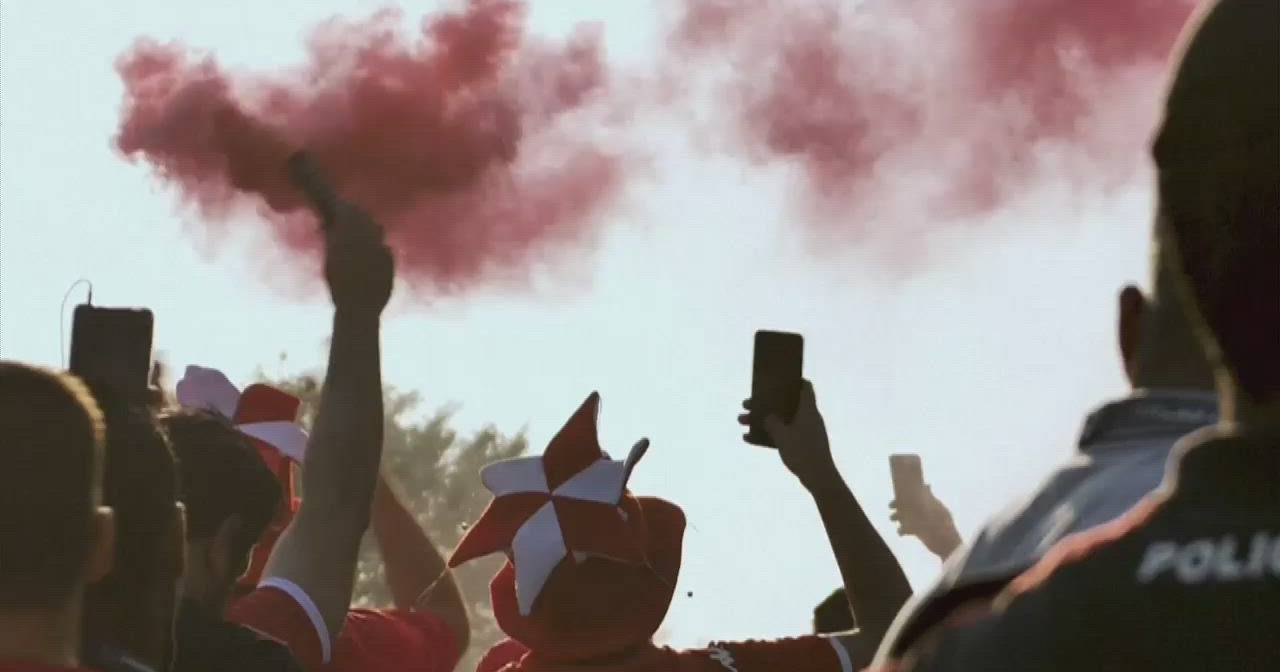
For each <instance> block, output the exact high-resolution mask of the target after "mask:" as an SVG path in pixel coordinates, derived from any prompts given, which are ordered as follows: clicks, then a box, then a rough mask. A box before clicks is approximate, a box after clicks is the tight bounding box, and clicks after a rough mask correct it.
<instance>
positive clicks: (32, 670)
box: [0, 660, 93, 672]
mask: <svg viewBox="0 0 1280 672" xmlns="http://www.w3.org/2000/svg"><path fill="white" fill-rule="evenodd" d="M0 672H93V671H92V669H90V668H87V667H61V666H46V664H44V663H9V662H5V660H0Z"/></svg>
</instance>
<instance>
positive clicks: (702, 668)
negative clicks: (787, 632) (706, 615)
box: [481, 636, 855, 672]
mask: <svg viewBox="0 0 1280 672" xmlns="http://www.w3.org/2000/svg"><path fill="white" fill-rule="evenodd" d="M498 646H499V647H505V648H504V649H503V650H504V651H505V652H506V653H507V655H512V656H513V658H514V659H515V660H517V661H518V662H512V663H510V664H508V665H507V666H505V667H500V668H497V669H499V670H501V672H778V671H781V670H786V672H855V670H853V665H852V663H851V662H850V659H849V656H848V654H847V653H846V652H845V650H844V646H843V645H842V644H841V643H840V642H839V641H838V640H835V639H830V638H827V637H816V636H810V637H797V638H794V639H777V640H772V641H746V642H717V643H715V644H712V645H711V646H709V647H707V648H705V649H692V650H688V651H674V650H672V649H668V648H665V647H657V646H648V647H645V648H644V649H642V650H640V651H638V652H636V653H634V654H632V655H629V656H627V657H626V658H624V659H621V660H617V661H613V662H609V663H596V664H590V665H588V664H583V663H574V664H557V663H545V662H542V661H539V660H537V657H536V655H530V656H529V657H528V658H526V659H524V660H519V655H518V654H516V651H515V649H514V647H509V646H508V645H507V644H506V642H503V643H502V644H499V645H498ZM513 654H514V655H513ZM486 660H488V661H489V663H490V664H493V662H494V661H492V660H489V659H488V657H486ZM481 669H484V668H481ZM491 669H492V668H491Z"/></svg>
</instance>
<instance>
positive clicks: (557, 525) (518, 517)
mask: <svg viewBox="0 0 1280 672" xmlns="http://www.w3.org/2000/svg"><path fill="white" fill-rule="evenodd" d="M599 411H600V395H599V394H597V393H594V392H593V393H592V394H591V396H589V397H587V400H586V401H585V402H583V404H582V406H581V407H580V408H579V409H578V410H577V412H576V413H574V415H573V417H572V418H570V419H569V422H568V423H566V424H565V426H564V427H563V428H562V429H561V430H560V432H559V433H558V434H556V436H555V438H554V439H552V440H551V443H550V444H549V445H548V446H547V450H546V452H545V453H544V454H543V455H541V456H538V457H521V458H515V459H511V460H504V461H501V462H495V463H493V464H490V465H488V466H487V467H485V468H484V470H483V471H481V472H480V478H481V481H482V482H483V483H484V485H485V487H486V488H488V489H489V491H490V492H492V493H493V497H494V499H493V501H492V502H490V503H489V506H488V508H486V509H485V511H484V513H483V514H481V516H480V519H479V520H478V521H476V524H475V525H473V526H472V527H471V529H470V530H468V531H467V533H466V535H464V536H463V537H462V539H461V540H460V541H459V542H458V546H457V548H456V549H454V551H453V555H452V557H450V558H449V566H450V567H456V566H458V565H460V564H462V563H464V562H466V561H468V560H471V559H473V558H478V557H481V556H485V555H489V554H490V553H497V552H499V551H503V552H506V553H507V556H508V558H509V559H510V561H511V564H512V565H514V567H515V584H516V586H515V587H516V601H517V605H518V608H519V612H520V614H521V615H524V616H528V615H529V613H530V612H531V611H532V610H533V605H534V602H535V601H536V600H537V599H538V595H539V594H540V593H541V592H542V589H543V587H544V586H545V585H546V582H547V579H548V578H549V577H550V576H551V573H552V571H553V570H555V568H556V566H557V565H559V564H560V563H561V562H562V561H565V560H566V559H572V560H573V561H574V562H581V561H582V560H584V559H586V558H588V557H592V556H595V557H605V558H609V559H612V560H616V561H619V562H624V563H634V564H644V563H645V562H646V558H645V548H644V543H645V536H644V534H645V533H644V530H643V521H642V520H638V519H637V518H638V516H634V515H628V513H627V512H626V510H625V509H624V507H623V506H622V503H623V500H624V497H630V495H629V494H627V481H628V479H629V478H630V476H631V470H632V469H633V468H634V467H635V465H636V463H637V462H639V460H640V458H641V457H643V456H644V453H645V451H646V450H647V449H648V446H649V442H648V440H647V439H642V440H641V441H640V442H638V443H636V445H635V446H634V447H633V448H632V449H631V453H630V455H628V456H627V459H626V461H625V462H619V461H617V460H612V459H610V458H609V455H608V454H606V453H604V452H603V451H601V450H600V444H599V441H598V439H597V438H596V417H597V415H598V414H599Z"/></svg>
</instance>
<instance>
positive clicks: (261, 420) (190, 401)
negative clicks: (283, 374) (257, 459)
mask: <svg viewBox="0 0 1280 672" xmlns="http://www.w3.org/2000/svg"><path fill="white" fill-rule="evenodd" d="M177 393H178V403H179V404H180V405H181V406H182V407H184V408H198V409H203V410H206V411H213V412H215V413H218V414H219V415H221V416H223V417H224V418H226V419H228V420H230V421H231V422H232V423H233V424H234V425H235V427H236V429H237V430H239V431H240V433H241V434H244V435H245V436H247V437H249V438H250V439H252V440H253V442H254V444H255V445H257V447H258V448H259V450H262V449H263V448H269V449H270V450H271V451H272V452H275V453H276V454H278V455H279V456H281V457H284V458H287V459H289V460H291V461H293V462H297V463H299V464H301V463H302V460H303V458H305V457H306V452H307V433H306V432H305V431H304V430H303V429H302V428H301V427H299V426H298V423H297V422H296V419H297V417H298V406H299V405H300V403H301V402H300V401H299V399H298V398H297V397H295V396H293V395H291V394H289V393H287V392H284V391H281V390H278V389H276V388H274V387H271V386H270V385H263V384H261V383H256V384H253V385H250V386H249V387H247V388H245V390H244V392H243V393H242V392H241V391H240V390H239V389H237V388H236V386H235V385H234V384H232V383H231V381H230V380H228V379H227V377H226V375H225V374H223V373H222V372H221V371H218V370H217V369H207V368H204V367H201V366H188V367H187V370H186V372H185V373H184V374H183V376H182V380H179V381H178V387H177ZM264 452H265V451H264ZM264 457H265V455H264Z"/></svg>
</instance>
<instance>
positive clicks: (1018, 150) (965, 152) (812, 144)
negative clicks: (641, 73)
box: [671, 0, 1193, 223]
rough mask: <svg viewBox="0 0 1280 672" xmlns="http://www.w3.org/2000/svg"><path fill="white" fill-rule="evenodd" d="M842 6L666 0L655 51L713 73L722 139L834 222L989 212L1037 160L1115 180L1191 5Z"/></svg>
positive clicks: (1088, 0) (922, 2)
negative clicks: (718, 67) (795, 171)
mask: <svg viewBox="0 0 1280 672" xmlns="http://www.w3.org/2000/svg"><path fill="white" fill-rule="evenodd" d="M850 4H851V3H844V2H839V1H838V0H812V1H810V2H789V1H786V0H740V1H734V0H683V8H684V14H683V17H682V19H681V21H680V22H679V23H678V24H677V25H676V27H675V29H674V31H673V33H672V38H671V46H672V48H673V50H674V52H675V53H676V54H679V56H680V58H682V59H684V60H686V61H692V62H696V61H698V60H702V61H703V63H704V65H707V66H708V67H712V64H718V63H724V62H726V61H727V62H728V63H729V64H730V66H731V68H732V73H731V74H730V75H728V78H727V80H725V84H726V85H727V87H728V89H727V91H728V95H727V97H728V99H730V100H732V101H734V105H733V106H732V107H726V108H725V110H726V111H727V112H730V113H732V115H733V117H734V118H735V120H736V123H734V124H733V127H735V128H736V129H737V131H738V134H737V142H738V143H739V144H740V146H741V147H743V148H744V149H745V151H746V152H748V153H749V154H750V155H751V156H753V157H755V158H757V159H759V160H772V159H779V158H782V159H787V160H790V161H792V162H794V163H795V164H797V165H798V166H799V167H801V168H802V170H803V174H804V176H805V183H806V185H807V186H808V192H809V198H808V203H809V205H810V206H812V207H813V208H814V209H815V210H817V211H819V212H821V213H823V214H827V215H831V216H832V217H837V218H840V219H841V220H842V222H846V223H848V222H855V221H856V220H858V217H857V216H856V215H855V214H854V213H851V212H850V210H849V208H850V207H852V208H868V209H869V210H881V211H887V212H889V213H890V214H892V215H894V216H900V215H901V214H902V213H903V204H904V203H906V204H907V205H908V206H909V207H910V208H911V209H912V212H913V214H916V215H925V216H926V217H930V218H933V217H953V216H957V215H973V214H982V213H984V212H989V211H991V210H993V209H995V208H997V207H998V206H999V205H1000V204H1001V203H1003V202H1004V201H1005V200H1006V199H1007V198H1008V197H1009V196H1010V195H1011V194H1012V193H1013V192H1015V191H1016V190H1018V189H1019V188H1020V187H1023V186H1025V185H1026V184H1027V183H1028V181H1029V180H1031V179H1032V178H1033V176H1034V173H1035V168H1036V162H1037V161H1038V160H1039V159H1040V158H1042V157H1043V155H1044V153H1045V152H1046V151H1049V150H1057V151H1058V152H1060V153H1066V154H1067V155H1071V156H1076V157H1082V158H1080V160H1078V161H1076V162H1074V163H1072V162H1070V161H1067V162H1066V164H1065V165H1067V166H1075V167H1076V168H1077V169H1079V170H1081V171H1082V172H1083V171H1085V170H1087V171H1088V172H1089V173H1091V174H1092V173H1094V172H1097V173H1100V174H1101V175H1092V176H1093V177H1098V178H1100V179H1107V178H1111V177H1116V176H1120V175H1128V174H1129V171H1131V170H1132V168H1133V167H1134V166H1136V165H1138V162H1139V161H1140V160H1141V159H1142V152H1143V151H1144V148H1145V145H1146V142H1147V140H1148V138H1149V136H1150V132H1151V130H1152V127H1153V124H1154V122H1155V121H1156V119H1157V118H1158V114H1157V113H1158V110H1157V104H1158V92H1159V90H1160V88H1161V87H1162V85H1163V77H1164V75H1163V66H1164V62H1165V59H1166V58H1167V56H1168V54H1169V52H1170V50H1171V47H1172V45H1173V43H1174V41H1175V38H1176V36H1177V35H1178V32H1179V31H1180V29H1181V27H1182V25H1183V23H1184V22H1185V21H1186V19H1187V17H1188V16H1189V15H1190V12H1191V9H1192V4H1193V3H1192V2H1191V0H951V1H949V2H935V1H930V0H865V1H864V2H861V3H854V4H853V5H852V7H850ZM1082 165H1083V166H1087V168H1082V167H1081V166H1082ZM1060 169H1061V170H1068V169H1069V168H1065V167H1064V168H1060ZM1063 177H1072V176H1065V175H1064V176H1063ZM895 199H896V200H895Z"/></svg>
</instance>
